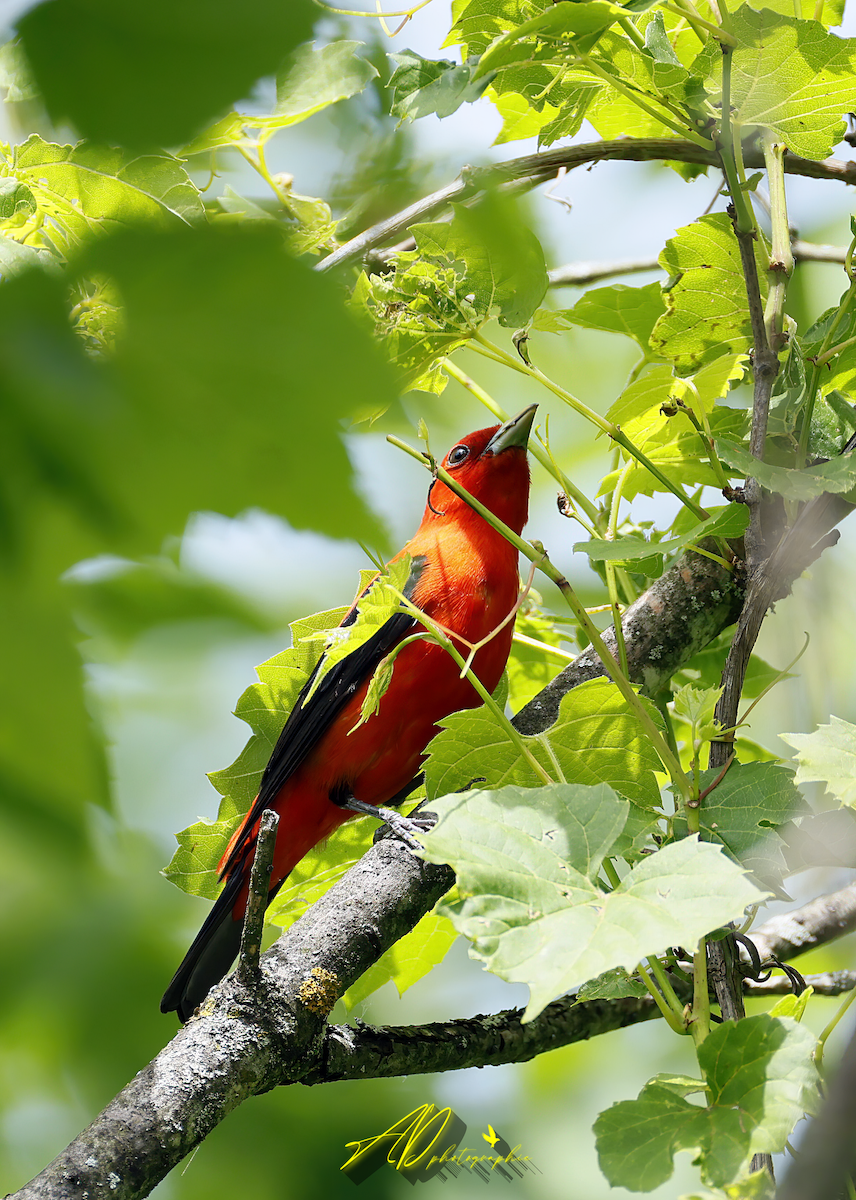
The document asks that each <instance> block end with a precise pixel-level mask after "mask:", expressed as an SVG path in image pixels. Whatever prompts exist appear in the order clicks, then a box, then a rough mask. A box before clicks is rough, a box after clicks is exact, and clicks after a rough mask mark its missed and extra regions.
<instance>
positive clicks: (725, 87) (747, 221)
mask: <svg viewBox="0 0 856 1200" xmlns="http://www.w3.org/2000/svg"><path fill="white" fill-rule="evenodd" d="M738 139H739V134H738ZM718 144H719V157H720V159H721V160H722V169H723V171H724V172H725V178H726V180H727V181H728V191H729V193H730V196H731V203H732V204H733V205H734V211H735V213H736V215H737V220H736V224H735V229H736V231H737V233H754V232H755V217H754V214H753V212H752V205H751V204H750V203H749V198H748V196H747V195H746V192H745V190H744V188H743V187H742V182H743V180H742V179H741V175H740V171H739V169H738V165H737V161H738V160H737V144H736V141H735V137H734V125H733V123H732V120H731V47H730V46H722V119H721V122H720V127H719V139H718ZM742 158H743V155H742V148H741V153H740V160H741V162H742Z"/></svg>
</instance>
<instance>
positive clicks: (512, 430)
mask: <svg viewBox="0 0 856 1200" xmlns="http://www.w3.org/2000/svg"><path fill="white" fill-rule="evenodd" d="M537 407H538V405H537V404H530V405H529V407H528V408H524V410H523V412H519V413H518V414H517V416H516V417H512V418H511V420H510V421H506V422H505V424H504V425H500V427H499V429H497V431H496V433H495V434H494V435H493V437H492V438H491V439H490V441H489V442H488V444H487V445H486V446H485V448H484V453H485V454H502V452H503V450H510V449H511V447H512V446H522V447H523V449H524V450H525V449H526V446H527V444H528V442H529V431H530V429H531V428H532V422H533V421H534V419H535V410H536V409H537Z"/></svg>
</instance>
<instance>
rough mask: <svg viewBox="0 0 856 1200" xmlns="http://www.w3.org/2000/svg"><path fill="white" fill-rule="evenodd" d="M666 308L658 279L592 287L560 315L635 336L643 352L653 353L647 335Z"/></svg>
mask: <svg viewBox="0 0 856 1200" xmlns="http://www.w3.org/2000/svg"><path fill="white" fill-rule="evenodd" d="M664 312H665V305H664V303H663V298H662V291H661V288H660V285H659V283H649V284H646V285H645V287H627V286H626V285H624V284H613V286H612V287H603V288H593V289H592V290H590V291H588V292H586V294H585V295H584V296H583V297H582V299H580V300H578V301H577V303H576V304H575V305H574V307H573V308H568V309H563V310H562V311H561V312H560V313H558V314H557V315H558V316H562V317H564V318H565V320H567V321H569V322H570V323H571V324H573V325H580V326H582V327H583V328H584V329H603V330H606V331H607V332H609V333H623V334H624V335H625V336H626V337H629V338H633V340H634V341H635V342H637V343H638V344H639V346H640V347H641V349H642V350H643V352H644V353H645V354H646V355H647V354H650V348H649V345H648V339H649V338H650V336H651V331H652V330H653V328H654V326H655V324H656V323H657V321H658V319H659V318H660V317H661V316H662V315H663V313H664Z"/></svg>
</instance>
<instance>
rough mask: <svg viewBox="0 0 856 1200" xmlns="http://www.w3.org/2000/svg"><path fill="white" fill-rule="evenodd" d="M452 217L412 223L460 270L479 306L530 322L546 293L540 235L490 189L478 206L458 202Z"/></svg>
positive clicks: (433, 253) (504, 321) (423, 247)
mask: <svg viewBox="0 0 856 1200" xmlns="http://www.w3.org/2000/svg"><path fill="white" fill-rule="evenodd" d="M454 208H455V218H454V220H453V221H452V222H451V224H450V223H448V222H444V221H436V222H433V223H432V224H430V225H414V226H412V228H411V232H412V233H413V236H414V237H415V238H416V244H417V246H418V247H419V250H420V251H421V253H422V254H423V255H425V256H426V257H428V258H431V259H434V260H437V261H440V262H446V263H448V264H449V265H452V266H454V267H455V268H456V269H458V270H460V269H461V268H462V282H463V284H464V286H465V288H466V291H467V292H468V293H470V294H472V296H473V300H472V302H471V303H472V305H473V307H474V308H475V310H476V312H477V313H479V314H482V313H483V314H484V315H485V316H489V315H491V314H492V313H493V312H494V311H497V312H498V315H499V323H500V325H506V326H512V327H513V326H516V325H524V324H525V323H526V322H527V321H528V320H529V318H530V317H531V316H532V314H533V313H534V311H535V309H536V308H537V307H538V305H539V304H540V303H541V301H542V300H543V299H544V294H545V292H546V291H547V267H546V264H545V262H544V252H543V250H542V249H541V244H540V242H539V241H538V239H537V238H536V237H535V235H534V234H533V233H532V232H531V231H530V230H529V229H527V228H526V226H525V224H523V223H522V220H521V217H520V214H519V213H516V212H515V211H514V210H513V209H512V208H511V207H510V206H509V205H508V204H507V203H505V202H504V201H503V200H502V199H501V198H500V197H499V196H497V195H495V194H490V193H489V194H488V195H487V196H485V197H484V199H483V200H481V201H480V202H479V203H478V204H477V205H475V206H474V207H473V208H467V207H465V206H464V205H455V206H454Z"/></svg>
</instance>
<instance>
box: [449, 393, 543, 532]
mask: <svg viewBox="0 0 856 1200" xmlns="http://www.w3.org/2000/svg"><path fill="white" fill-rule="evenodd" d="M537 407H538V405H537V404H530V405H529V407H528V408H524V409H523V411H522V412H519V413H518V414H517V416H516V417H512V418H511V420H510V421H506V422H505V424H504V425H491V426H489V427H488V428H487V429H476V430H475V431H474V432H473V433H469V434H467V436H466V437H464V438H461V440H460V441H459V442H456V443H455V445H454V446H453V447H452V449H451V450H450V451H449V453H448V454H447V455H446V457H445V458H444V459H443V462H442V464H441V465H442V466H443V467H444V468H445V469H446V470H447V471H448V472H449V474H450V475H451V476H452V477H453V478H454V479H455V482H456V483H460V485H461V487H463V488H466V490H467V491H468V492H469V493H470V495H472V496H475V498H476V499H477V500H480V501H481V502H482V504H484V505H485V506H486V507H487V508H489V509H490V510H491V512H492V513H495V514H496V516H498V517H499V518H500V520H501V521H504V522H505V524H506V525H508V526H510V527H511V528H512V529H513V530H514V531H515V532H516V533H520V532H521V530H522V529H523V526H524V525H525V524H526V518H527V516H528V513H529V461H528V458H527V455H526V447H527V445H528V442H529V431H530V429H531V428H532V421H533V419H534V417H535V410H536V409H537ZM431 514H433V515H434V516H435V517H436V518H438V519H446V520H450V519H462V518H464V519H468V516H467V514H469V515H470V516H471V517H472V518H473V519H474V520H479V517H478V516H477V514H476V513H474V512H473V510H472V509H471V508H470V507H469V505H468V504H467V503H466V501H465V500H462V499H461V498H460V496H458V495H456V494H455V492H453V491H452V490H451V488H449V487H447V486H446V484H444V483H443V481H442V480H440V479H437V480H435V481H434V483H432V485H431V488H430V490H429V492H428V506H427V507H426V509H425V519H426V520H429V519H430V515H431Z"/></svg>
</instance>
